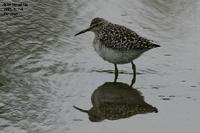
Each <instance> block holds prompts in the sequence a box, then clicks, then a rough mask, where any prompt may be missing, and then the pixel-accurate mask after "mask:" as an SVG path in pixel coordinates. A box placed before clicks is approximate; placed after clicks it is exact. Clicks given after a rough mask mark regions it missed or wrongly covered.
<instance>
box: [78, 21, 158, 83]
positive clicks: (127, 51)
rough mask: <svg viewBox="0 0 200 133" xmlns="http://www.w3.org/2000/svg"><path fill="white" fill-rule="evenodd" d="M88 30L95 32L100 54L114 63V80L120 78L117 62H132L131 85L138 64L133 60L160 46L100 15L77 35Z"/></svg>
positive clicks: (94, 42) (134, 79)
mask: <svg viewBox="0 0 200 133" xmlns="http://www.w3.org/2000/svg"><path fill="white" fill-rule="evenodd" d="M88 31H92V32H94V34H95V38H94V41H93V47H94V49H95V51H96V52H97V53H98V55H99V56H101V57H102V58H103V59H104V60H106V61H108V62H110V63H113V64H114V66H115V79H114V82H116V81H117V78H118V69H117V64H126V63H131V65H132V69H133V79H132V82H131V86H132V85H133V84H134V83H135V81H136V66H135V64H134V63H133V60H134V59H136V58H138V57H139V56H140V55H141V54H142V53H144V52H146V51H148V50H150V49H152V48H156V47H160V45H157V44H155V43H154V42H152V41H150V40H148V39H146V38H144V37H141V36H140V35H138V34H137V33H136V32H134V31H132V30H131V29H128V28H126V27H125V26H122V25H118V24H113V23H111V22H109V21H107V20H105V19H103V18H99V17H97V18H94V19H93V20H92V22H91V24H90V26H89V28H87V29H85V30H82V31H80V32H79V33H77V34H75V36H77V35H79V34H82V33H85V32H88Z"/></svg>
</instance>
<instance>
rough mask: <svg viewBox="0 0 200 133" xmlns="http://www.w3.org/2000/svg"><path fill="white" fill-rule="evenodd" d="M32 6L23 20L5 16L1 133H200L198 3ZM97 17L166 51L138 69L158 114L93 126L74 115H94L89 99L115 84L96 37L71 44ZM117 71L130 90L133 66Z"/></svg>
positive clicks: (64, 0) (96, 0)
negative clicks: (94, 44)
mask: <svg viewBox="0 0 200 133" xmlns="http://www.w3.org/2000/svg"><path fill="white" fill-rule="evenodd" d="M3 1H4V2H5V0H1V3H0V4H2V2H3ZM13 1H14V0H13ZM27 3H28V7H26V8H25V9H24V11H23V12H22V13H23V14H22V16H19V17H13V16H5V15H2V14H1V16H0V133H88V132H93V133H102V132H104V133H111V132H115V133H122V132H124V133H130V132H138V133H147V132H148V133H160V132H162V133H199V131H200V128H199V124H198V123H199V120H200V115H199V112H200V107H199V103H200V95H199V94H200V89H199V86H200V70H199V68H200V60H199V59H200V47H199V45H200V44H199V41H200V38H199V35H200V25H199V24H200V2H199V1H198V0H118V1H117V0H57V1H54V0H48V1H45V0H42V1H35V0H29V1H27ZM0 8H1V9H2V5H1V6H0ZM0 11H1V12H2V10H0ZM94 17H103V18H105V19H107V20H109V21H111V22H113V23H117V24H121V25H125V26H127V27H129V28H130V29H133V30H134V31H136V32H137V33H138V34H140V35H141V36H144V37H147V38H149V39H151V40H154V41H156V42H157V43H158V44H159V45H161V47H160V48H157V49H153V50H150V51H148V52H146V53H145V54H143V55H142V56H141V57H140V58H139V59H137V60H136V61H135V64H136V66H137V73H138V74H137V81H136V84H135V85H134V88H135V89H137V90H138V91H140V92H141V93H142V95H143V96H144V98H145V101H146V102H147V103H148V104H151V105H153V106H155V107H156V108H157V109H158V111H159V112H158V113H148V114H138V115H134V116H132V117H129V118H126V119H119V120H113V121H112V120H104V121H102V122H90V121H89V119H88V115H87V114H85V113H81V112H80V111H78V110H76V109H74V108H73V105H76V106H78V107H80V108H83V109H90V108H91V107H92V103H91V100H90V99H91V95H92V93H93V92H94V91H95V90H96V89H97V88H98V87H99V86H101V85H102V84H104V83H105V82H111V81H113V79H114V74H113V70H114V66H113V65H112V64H109V63H107V62H105V61H103V60H102V59H101V58H100V57H99V56H98V55H97V54H96V53H95V51H94V50H93V48H92V39H93V37H94V35H93V34H92V33H86V34H83V35H81V36H78V37H74V36H73V35H74V34H75V33H77V32H78V31H80V30H82V29H84V28H86V27H88V26H89V23H90V21H91V19H92V18H94ZM119 70H120V75H119V79H118V81H120V82H123V83H126V84H129V83H130V81H131V78H132V75H131V71H132V70H131V65H130V64H127V65H121V66H119Z"/></svg>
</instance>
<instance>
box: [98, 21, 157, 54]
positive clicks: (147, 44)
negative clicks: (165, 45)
mask: <svg viewBox="0 0 200 133" xmlns="http://www.w3.org/2000/svg"><path fill="white" fill-rule="evenodd" d="M108 26H109V25H108ZM99 39H100V41H101V43H103V44H104V45H105V46H106V47H108V48H112V49H118V50H123V51H127V50H133V49H138V50H139V49H140V50H145V49H146V50H148V49H151V48H154V47H159V45H157V44H155V43H153V42H152V41H150V40H148V39H146V38H144V37H141V36H139V35H138V34H137V33H135V32H134V31H132V30H130V29H128V28H126V27H124V26H121V25H117V24H112V25H110V26H109V27H106V28H104V29H103V30H102V34H101V35H100V38H99Z"/></svg>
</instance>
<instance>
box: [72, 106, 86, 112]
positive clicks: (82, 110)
mask: <svg viewBox="0 0 200 133" xmlns="http://www.w3.org/2000/svg"><path fill="white" fill-rule="evenodd" d="M73 107H74V108H75V109H77V110H79V111H81V112H84V113H89V110H84V109H81V108H78V107H76V106H73Z"/></svg>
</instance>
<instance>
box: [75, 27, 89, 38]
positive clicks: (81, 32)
mask: <svg viewBox="0 0 200 133" xmlns="http://www.w3.org/2000/svg"><path fill="white" fill-rule="evenodd" d="M92 28H93V27H89V28H87V29H85V30H82V31H80V32H78V33H76V34H75V35H74V36H78V35H80V34H83V33H85V32H88V31H90V30H91V29H92Z"/></svg>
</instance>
